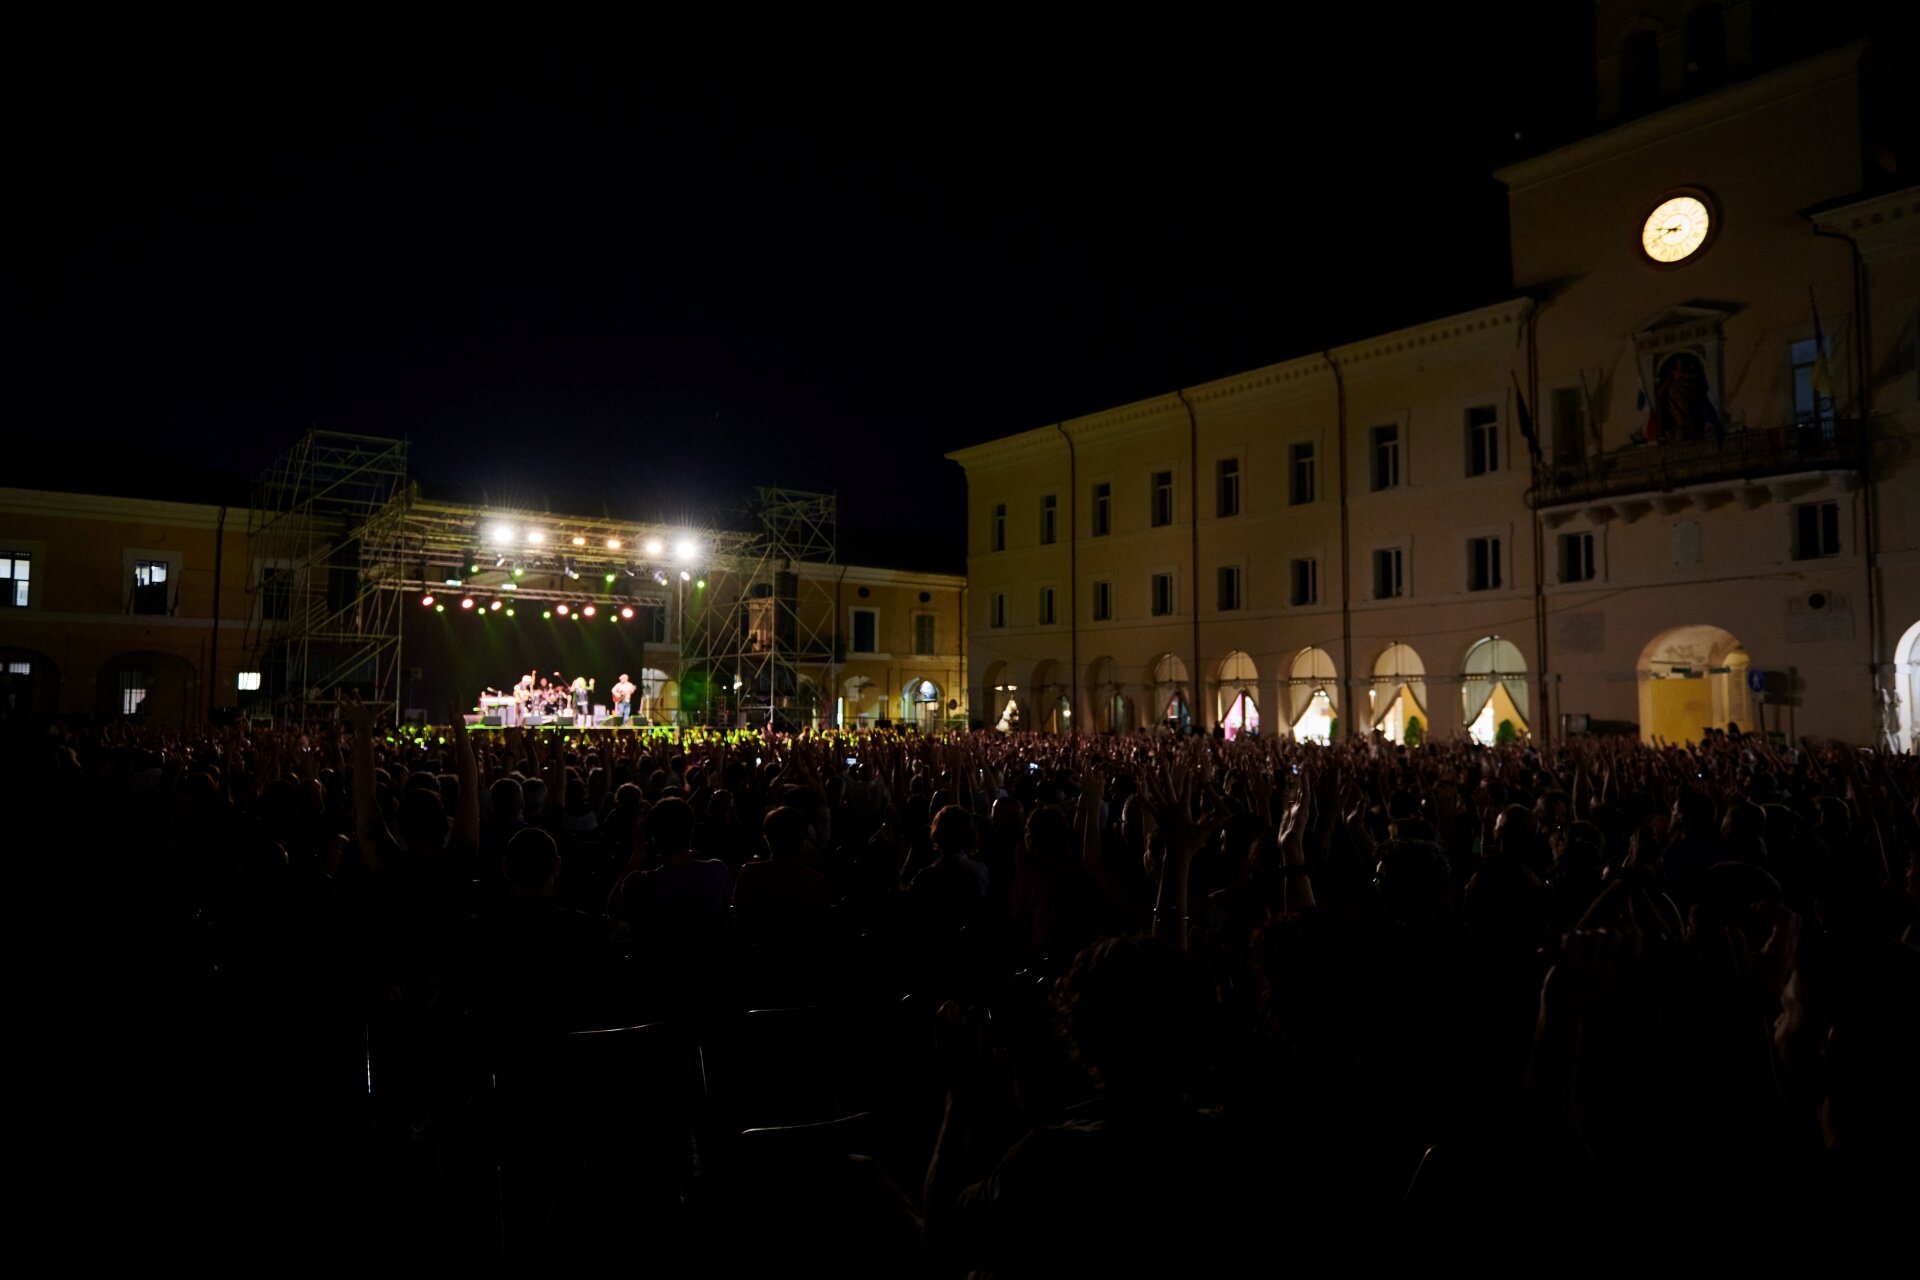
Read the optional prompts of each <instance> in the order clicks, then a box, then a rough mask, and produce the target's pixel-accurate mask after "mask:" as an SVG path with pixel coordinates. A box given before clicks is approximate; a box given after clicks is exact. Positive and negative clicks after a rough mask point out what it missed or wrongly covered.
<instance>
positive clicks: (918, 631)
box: [913, 613, 933, 658]
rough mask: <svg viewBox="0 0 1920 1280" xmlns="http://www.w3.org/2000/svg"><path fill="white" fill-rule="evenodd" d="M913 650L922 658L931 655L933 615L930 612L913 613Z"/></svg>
mask: <svg viewBox="0 0 1920 1280" xmlns="http://www.w3.org/2000/svg"><path fill="white" fill-rule="evenodd" d="M913 652H914V654H915V655H916V656H918V657H922V658H931V657H932V656H933V615H932V614H930V613H916V614H914V615H913Z"/></svg>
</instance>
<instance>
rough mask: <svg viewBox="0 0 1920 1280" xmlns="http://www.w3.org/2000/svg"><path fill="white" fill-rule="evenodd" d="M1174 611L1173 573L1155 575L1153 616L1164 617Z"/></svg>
mask: <svg viewBox="0 0 1920 1280" xmlns="http://www.w3.org/2000/svg"><path fill="white" fill-rule="evenodd" d="M1172 612H1173V575H1172V574H1170V573H1156V574H1154V575H1153V616H1154V617H1156V618H1164V617H1166V616H1167V615H1168V614H1170V613H1172Z"/></svg>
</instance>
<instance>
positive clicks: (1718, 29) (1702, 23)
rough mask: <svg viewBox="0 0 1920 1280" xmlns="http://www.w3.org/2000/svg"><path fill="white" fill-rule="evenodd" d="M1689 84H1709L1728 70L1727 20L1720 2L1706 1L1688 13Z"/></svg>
mask: <svg viewBox="0 0 1920 1280" xmlns="http://www.w3.org/2000/svg"><path fill="white" fill-rule="evenodd" d="M1686 48H1687V88H1689V89H1698V88H1701V87H1703V86H1706V85H1710V84H1712V83H1714V82H1715V81H1717V80H1718V79H1720V77H1721V76H1722V75H1724V74H1726V70H1727V22H1726V16H1725V14H1724V13H1722V12H1721V9H1720V6H1719V5H1717V4H1703V5H1698V6H1696V7H1695V8H1694V10H1693V12H1691V13H1689V14H1688V15H1687V46H1686Z"/></svg>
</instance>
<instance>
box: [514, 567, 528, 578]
mask: <svg viewBox="0 0 1920 1280" xmlns="http://www.w3.org/2000/svg"><path fill="white" fill-rule="evenodd" d="M513 576H514V577H516V578H524V577H526V576H527V571H526V570H525V569H522V568H521V567H520V566H519V565H515V566H513Z"/></svg>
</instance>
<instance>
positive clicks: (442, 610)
mask: <svg viewBox="0 0 1920 1280" xmlns="http://www.w3.org/2000/svg"><path fill="white" fill-rule="evenodd" d="M433 611H434V612H435V613H445V612H446V611H447V606H445V605H443V604H437V605H435V606H433Z"/></svg>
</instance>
